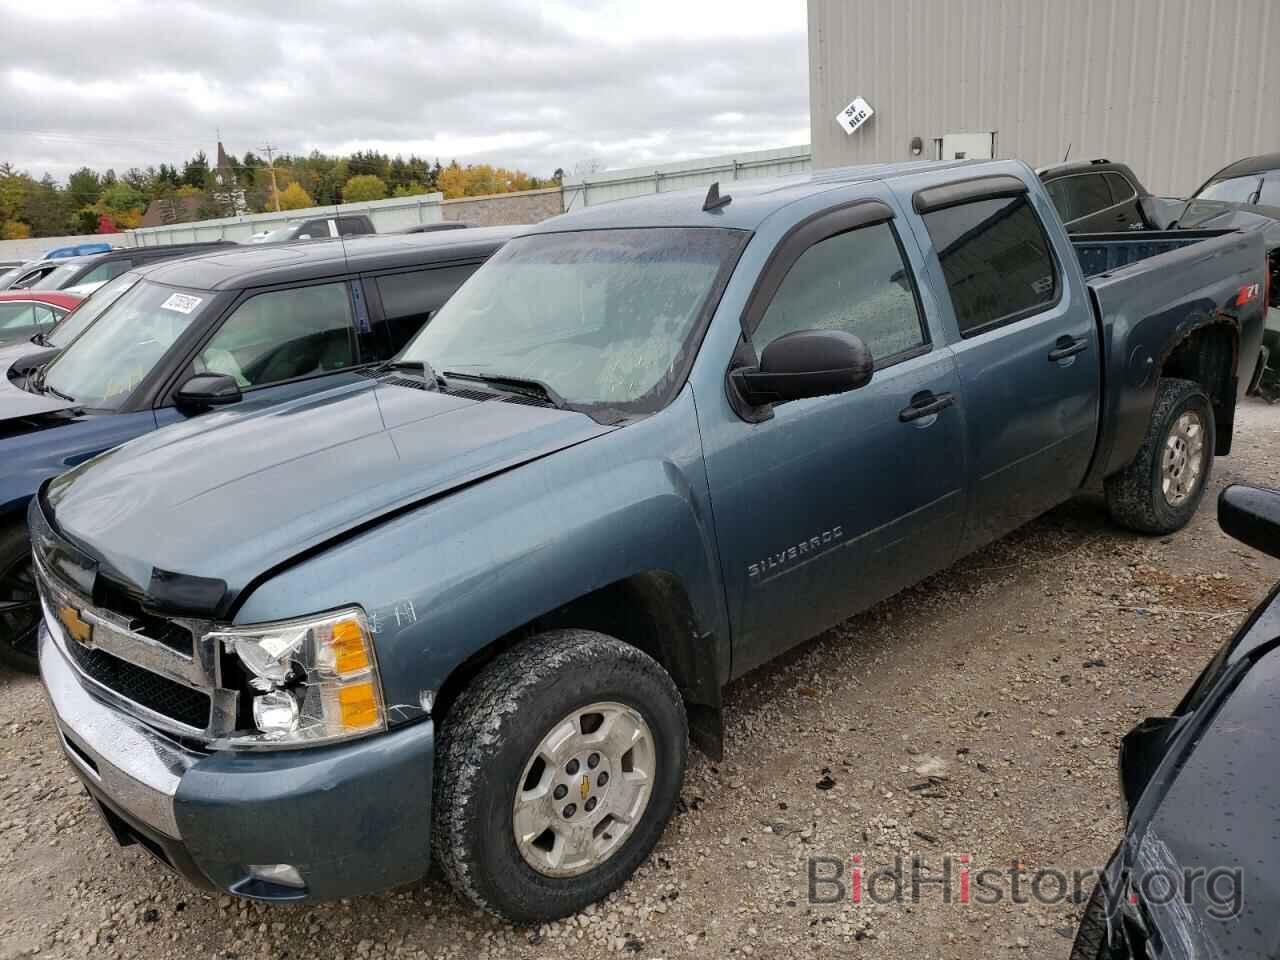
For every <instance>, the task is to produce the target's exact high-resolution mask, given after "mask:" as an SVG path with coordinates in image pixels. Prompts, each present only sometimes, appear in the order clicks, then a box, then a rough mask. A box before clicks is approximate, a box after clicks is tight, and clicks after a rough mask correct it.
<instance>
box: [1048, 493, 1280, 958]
mask: <svg viewBox="0 0 1280 960" xmlns="http://www.w3.org/2000/svg"><path fill="white" fill-rule="evenodd" d="M1218 522H1219V524H1220V525H1221V527H1222V529H1223V530H1224V531H1225V532H1226V533H1228V534H1230V535H1231V536H1233V537H1235V538H1236V539H1237V540H1240V541H1241V542H1243V543H1246V544H1248V545H1249V546H1251V547H1254V548H1256V549H1258V550H1261V551H1263V552H1264V553H1267V554H1270V555H1271V556H1273V557H1280V491H1275V490H1266V489H1262V488H1259V487H1250V486H1245V485H1242V484H1235V485H1232V486H1230V487H1228V488H1227V489H1226V490H1224V491H1223V492H1222V494H1221V495H1220V497H1219V498H1218ZM1277 637H1280V585H1277V587H1276V589H1274V590H1272V591H1271V593H1270V595H1269V596H1268V597H1267V599H1266V600H1264V601H1263V602H1262V603H1261V604H1260V605H1259V606H1258V607H1257V608H1256V609H1255V610H1254V611H1253V613H1252V614H1251V615H1250V616H1249V618H1248V619H1247V620H1246V621H1245V623H1244V625H1243V626H1241V627H1240V629H1239V630H1237V631H1236V633H1235V635H1234V636H1233V637H1231V638H1230V639H1229V640H1227V641H1226V642H1225V643H1224V644H1223V645H1222V647H1221V648H1220V649H1219V650H1218V652H1217V654H1216V655H1215V656H1214V658H1213V659H1212V660H1211V661H1210V662H1209V664H1208V666H1206V667H1205V669H1204V671H1203V672H1202V673H1201V674H1200V677H1199V678H1198V679H1197V680H1196V682H1195V683H1194V684H1193V685H1192V687H1191V689H1189V690H1188V691H1187V693H1186V695H1185V696H1183V698H1182V701H1181V702H1180V703H1179V704H1178V706H1177V707H1175V708H1174V709H1173V711H1172V713H1171V714H1170V715H1169V716H1166V717H1154V718H1149V719H1146V720H1143V721H1142V722H1141V723H1139V724H1138V725H1137V726H1135V727H1134V728H1133V729H1132V730H1131V731H1129V733H1128V734H1127V735H1126V736H1125V737H1124V739H1123V741H1122V742H1121V746H1120V786H1121V792H1122V794H1123V798H1124V803H1125V809H1126V811H1127V822H1126V826H1125V832H1124V838H1123V839H1122V840H1121V842H1120V846H1119V847H1118V848H1117V850H1116V852H1115V854H1114V855H1113V857H1112V859H1111V862H1110V863H1109V864H1108V866H1107V868H1106V870H1105V871H1104V873H1103V875H1102V878H1101V879H1100V880H1099V883H1098V885H1097V886H1096V887H1095V889H1094V893H1093V896H1092V898H1091V899H1090V901H1089V904H1088V906H1087V908H1086V910H1085V914H1084V917H1083V919H1082V921H1081V924H1080V928H1079V930H1078V931H1077V934H1076V940H1075V945H1074V948H1073V949H1072V952H1071V957H1072V960H1121V958H1123V960H1130V958H1132V960H1138V958H1141V960H1147V958H1150V960H1163V958H1173V957H1179V958H1181V957H1228V956H1230V957H1274V956H1277V955H1278V954H1280V916H1277V914H1276V910H1275V905H1276V899H1275V893H1274V887H1275V885H1274V883H1273V873H1272V867H1273V865H1274V864H1275V863H1276V862H1277V859H1280V837H1278V836H1277V834H1276V829H1275V823H1276V813H1275V798H1274V790H1273V786H1274V771H1275V769H1276V766H1277V764H1278V763H1280V738H1277V735H1276V719H1275V699H1276V688H1277V684H1280V653H1277V650H1276V639H1277Z"/></svg>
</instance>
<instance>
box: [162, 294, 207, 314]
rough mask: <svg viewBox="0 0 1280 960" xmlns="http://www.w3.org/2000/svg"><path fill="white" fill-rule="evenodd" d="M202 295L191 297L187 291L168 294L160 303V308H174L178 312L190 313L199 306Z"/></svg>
mask: <svg viewBox="0 0 1280 960" xmlns="http://www.w3.org/2000/svg"><path fill="white" fill-rule="evenodd" d="M203 299H204V298H203V297H193V296H191V294H189V293H173V294H170V295H169V299H168V300H166V301H165V302H164V303H162V304H160V307H161V309H164V310H176V311H177V312H178V313H190V312H191V311H192V310H194V309H195V308H196V307H198V306H200V301H201V300H203Z"/></svg>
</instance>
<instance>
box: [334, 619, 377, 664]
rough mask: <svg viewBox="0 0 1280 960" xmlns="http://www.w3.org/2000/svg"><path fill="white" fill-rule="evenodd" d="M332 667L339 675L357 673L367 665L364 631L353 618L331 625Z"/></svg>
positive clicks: (367, 657)
mask: <svg viewBox="0 0 1280 960" xmlns="http://www.w3.org/2000/svg"><path fill="white" fill-rule="evenodd" d="M332 636H333V639H332V641H331V644H332V647H333V669H334V671H335V672H336V673H337V674H338V675H339V676H347V675H349V674H352V673H358V672H359V671H361V670H364V669H366V668H368V667H369V651H368V649H367V648H366V647H365V643H364V631H363V630H361V629H360V624H359V623H357V622H356V621H355V620H339V621H338V622H337V623H335V624H334V625H333V634H332Z"/></svg>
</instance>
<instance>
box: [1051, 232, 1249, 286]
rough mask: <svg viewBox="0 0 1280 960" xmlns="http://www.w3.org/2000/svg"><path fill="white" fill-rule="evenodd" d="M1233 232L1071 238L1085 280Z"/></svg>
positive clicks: (1101, 235) (1090, 235) (1090, 234)
mask: <svg viewBox="0 0 1280 960" xmlns="http://www.w3.org/2000/svg"><path fill="white" fill-rule="evenodd" d="M1235 232H1237V231H1234V230H1124V231H1121V232H1119V233H1078V234H1074V235H1072V237H1071V245H1072V246H1073V247H1075V250H1076V257H1077V258H1078V259H1079V260H1080V266H1081V268H1082V269H1083V270H1084V275H1085V278H1086V279H1088V278H1089V277H1096V276H1098V275H1099V274H1102V273H1106V272H1107V271H1109V270H1116V269H1119V268H1120V267H1125V266H1128V265H1129V264H1131V263H1137V262H1138V261H1139V260H1146V259H1148V258H1150V257H1156V256H1159V255H1160V254H1162V253H1169V252H1171V251H1173V250H1181V249H1182V248H1184V247H1190V246H1194V245H1195V244H1197V243H1203V242H1204V241H1206V240H1212V239H1215V238H1217V237H1222V236H1226V235H1227V234H1229V233H1235Z"/></svg>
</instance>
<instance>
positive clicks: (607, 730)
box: [433, 630, 688, 923]
mask: <svg viewBox="0 0 1280 960" xmlns="http://www.w3.org/2000/svg"><path fill="white" fill-rule="evenodd" d="M687 753H688V728H687V724H686V719H685V714H684V708H683V704H682V703H681V700H680V693H679V691H678V690H677V689H676V687H675V684H674V683H673V682H672V681H671V678H670V677H669V676H668V675H667V673H666V671H664V670H663V669H662V667H661V666H659V665H658V663H657V662H655V661H654V660H653V659H652V658H651V657H649V656H648V655H647V654H645V653H643V652H642V651H640V650H638V649H636V648H635V647H632V646H629V645H628V644H625V643H623V642H622V641H620V640H616V639H614V638H612V637H608V636H605V635H604V634H599V633H594V632H591V631H586V630H557V631H551V632H548V633H545V634H542V635H540V636H538V637H534V638H533V639H531V640H529V641H526V642H525V643H523V644H521V645H520V646H519V647H516V648H515V649H512V650H509V651H507V652H506V653H504V654H502V655H501V656H499V657H498V658H497V659H496V660H495V661H494V662H493V663H491V664H489V666H488V667H486V668H485V669H484V670H483V671H482V672H481V673H480V674H479V675H478V676H477V677H476V678H475V680H473V681H472V683H471V685H470V686H469V687H468V688H467V689H466V690H465V691H464V692H463V694H462V695H461V696H460V697H459V699H458V701H457V703H455V704H454V705H453V707H452V709H451V710H450V711H449V714H448V716H447V717H446V719H445V721H444V723H443V724H442V727H441V733H440V739H439V743H438V750H437V757H436V771H435V813H434V818H435V831H434V837H433V846H434V851H435V858H436V861H437V862H438V863H439V864H440V866H441V867H442V868H443V870H444V873H445V875H446V876H447V877H448V878H449V881H450V883H451V884H452V885H453V886H454V888H455V889H457V890H458V892H459V893H461V894H462V895H464V896H465V897H467V898H468V899H469V900H471V901H472V902H473V903H475V904H476V905H477V906H479V907H482V908H484V909H486V910H488V911H490V912H492V913H496V914H498V915H499V916H502V917H506V918H507V919H510V920H513V921H516V922H518V923H537V922H540V921H545V920H552V919H555V918H558V917H563V916H565V915H567V914H570V913H574V912H576V911H578V910H581V909H582V908H583V907H585V906H587V905H589V904H591V903H593V902H595V901H596V900H599V899H600V898H602V897H604V896H606V895H608V894H609V893H611V892H612V891H613V890H616V889H617V888H618V887H619V886H621V885H622V883H623V882H624V881H625V880H626V879H627V878H628V877H629V876H630V875H631V873H632V872H633V871H634V870H635V869H636V867H638V866H639V865H640V864H641V863H642V862H643V861H644V859H645V858H646V857H647V856H648V855H649V852H650V851H651V850H652V849H653V847H654V845H655V844H656V843H657V842H658V838H659V837H660V836H661V835H662V830H663V828H664V827H665V826H666V823H667V820H668V819H669V818H670V816H671V812H672V810H673V809H674V806H675V801H676V797H677V796H678V795H679V791H680V784H681V780H682V779H683V777H684V767H685V761H686V758H687Z"/></svg>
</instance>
